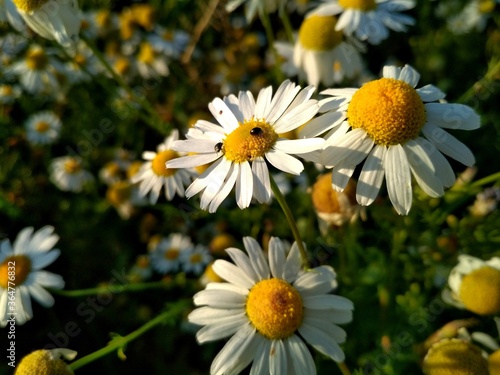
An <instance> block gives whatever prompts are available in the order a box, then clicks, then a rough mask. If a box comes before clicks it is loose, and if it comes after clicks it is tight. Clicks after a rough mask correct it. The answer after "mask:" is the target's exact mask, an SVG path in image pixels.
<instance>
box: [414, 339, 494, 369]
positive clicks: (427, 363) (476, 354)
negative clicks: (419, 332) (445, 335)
mask: <svg viewBox="0 0 500 375" xmlns="http://www.w3.org/2000/svg"><path fill="white" fill-rule="evenodd" d="M423 370H424V374H426V375H450V374H453V375H466V374H487V373H488V367H487V362H486V359H485V358H484V357H483V355H482V353H481V350H480V349H479V348H478V347H477V346H475V345H472V344H471V343H469V342H467V341H464V340H460V339H445V340H441V341H439V342H437V343H436V344H434V345H433V346H432V347H431V349H430V350H429V352H428V353H427V355H426V357H425V359H424V366H423Z"/></svg>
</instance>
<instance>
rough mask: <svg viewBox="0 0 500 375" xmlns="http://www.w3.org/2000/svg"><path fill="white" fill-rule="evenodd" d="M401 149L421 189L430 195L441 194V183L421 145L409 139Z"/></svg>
mask: <svg viewBox="0 0 500 375" xmlns="http://www.w3.org/2000/svg"><path fill="white" fill-rule="evenodd" d="M403 149H404V150H405V152H406V156H407V157H408V161H409V162H410V169H411V171H412V173H413V175H414V176H415V179H416V181H417V183H418V184H419V186H420V187H421V188H422V190H424V192H425V193H426V194H427V195H429V196H431V197H435V198H437V197H440V196H442V195H443V194H444V189H443V183H442V182H441V180H440V179H439V177H437V175H436V171H435V169H434V165H433V164H432V161H431V159H430V157H429V156H428V155H427V153H426V152H425V150H424V149H423V148H422V147H421V145H420V144H419V143H418V142H416V141H414V140H411V141H408V142H407V143H406V144H405V145H404V146H403Z"/></svg>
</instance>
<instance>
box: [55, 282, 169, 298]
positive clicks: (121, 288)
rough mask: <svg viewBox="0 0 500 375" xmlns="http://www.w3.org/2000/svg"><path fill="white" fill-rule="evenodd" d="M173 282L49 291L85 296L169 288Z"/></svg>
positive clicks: (72, 296)
mask: <svg viewBox="0 0 500 375" xmlns="http://www.w3.org/2000/svg"><path fill="white" fill-rule="evenodd" d="M173 285H175V284H171V283H170V284H167V283H165V282H163V281H157V282H152V283H131V284H121V285H106V286H101V287H96V288H88V289H77V290H58V289H51V293H53V294H56V295H60V296H63V297H71V298H74V297H86V296H95V295H98V294H105V293H124V292H142V291H143V290H148V289H170V288H172V286H173Z"/></svg>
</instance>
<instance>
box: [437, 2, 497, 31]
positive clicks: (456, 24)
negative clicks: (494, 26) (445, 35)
mask: <svg viewBox="0 0 500 375" xmlns="http://www.w3.org/2000/svg"><path fill="white" fill-rule="evenodd" d="M497 3H500V1H498V0H496V1H495V0H472V1H470V2H469V3H468V4H466V5H465V7H464V8H463V9H462V11H461V12H460V13H459V14H457V15H454V16H451V17H448V19H447V26H448V29H449V30H450V31H452V32H453V33H455V34H458V35H461V34H466V33H469V32H471V31H476V32H481V31H483V30H484V29H485V28H486V24H487V22H488V19H489V18H490V17H491V16H492V15H493V12H494V10H495V5H496V4H497Z"/></svg>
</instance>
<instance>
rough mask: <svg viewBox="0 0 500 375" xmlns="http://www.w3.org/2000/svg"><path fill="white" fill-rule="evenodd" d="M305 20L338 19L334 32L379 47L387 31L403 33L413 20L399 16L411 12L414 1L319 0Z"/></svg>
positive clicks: (387, 33) (405, 16) (387, 34)
mask: <svg viewBox="0 0 500 375" xmlns="http://www.w3.org/2000/svg"><path fill="white" fill-rule="evenodd" d="M322 3H323V4H321V5H319V6H318V7H317V8H315V9H313V10H312V11H311V12H310V13H309V14H308V16H312V15H320V16H338V15H340V16H339V21H338V22H337V25H336V26H335V30H337V31H342V32H343V33H344V34H345V35H347V36H356V38H358V39H359V40H361V41H367V42H368V43H370V44H379V43H380V42H381V41H382V40H384V39H387V37H388V36H389V29H391V30H394V31H406V30H407V26H410V25H413V24H414V23H415V20H414V19H413V18H412V17H410V16H407V15H404V14H401V13H399V12H401V11H405V10H408V9H412V8H413V7H414V6H415V1H414V0H322Z"/></svg>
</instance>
